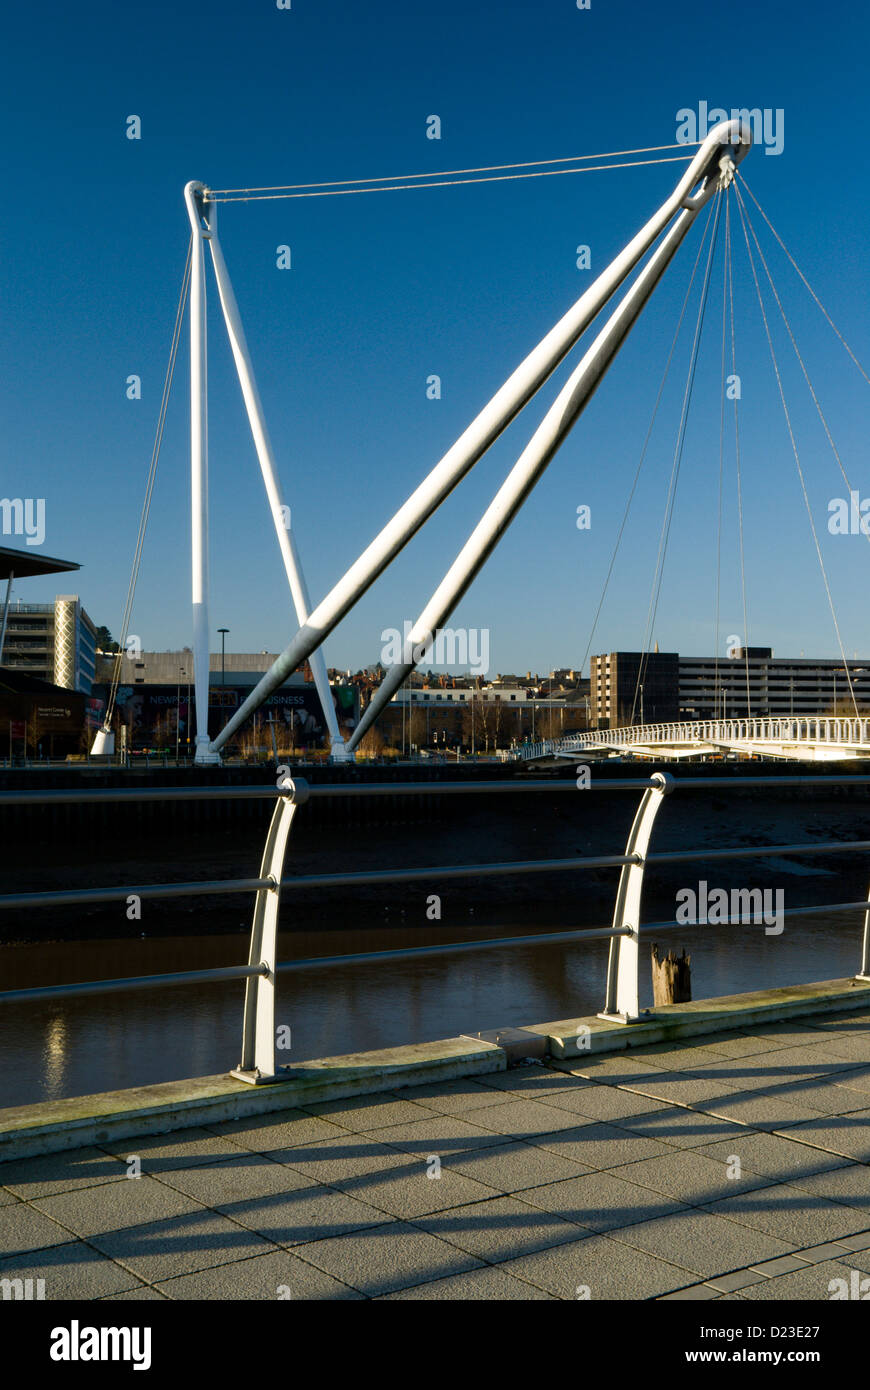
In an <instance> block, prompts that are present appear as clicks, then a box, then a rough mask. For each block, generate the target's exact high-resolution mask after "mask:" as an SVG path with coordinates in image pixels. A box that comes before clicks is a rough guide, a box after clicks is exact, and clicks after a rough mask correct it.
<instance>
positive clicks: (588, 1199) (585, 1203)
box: [523, 1169, 687, 1234]
mask: <svg viewBox="0 0 870 1390" xmlns="http://www.w3.org/2000/svg"><path fill="white" fill-rule="evenodd" d="M623 1171H624V1170H623V1169H620V1170H619V1172H618V1174H617V1173H588V1174H585V1175H583V1176H581V1177H579V1178H563V1179H562V1180H561V1181H560V1182H554V1183H547V1184H546V1185H545V1186H544V1187H536V1188H533V1189H531V1191H529V1192H525V1193H523V1200H524V1201H526V1202H529V1203H530V1204H531V1205H532V1206H537V1207H543V1208H544V1209H545V1210H546V1211H550V1212H554V1213H557V1214H559V1215H560V1216H563V1217H565V1219H566V1220H568V1221H573V1222H574V1223H575V1224H576V1225H578V1226H583V1227H585V1228H586V1229H587V1230H590V1231H595V1232H596V1234H602V1233H603V1232H605V1231H612V1230H615V1229H616V1228H617V1227H618V1226H633V1225H636V1224H637V1222H639V1221H648V1220H652V1219H653V1218H654V1217H657V1216H667V1215H671V1214H673V1213H674V1212H677V1211H685V1210H686V1209H687V1207H686V1203H685V1202H684V1201H679V1200H675V1199H674V1198H673V1197H670V1196H667V1195H666V1194H664V1193H661V1192H652V1191H651V1190H650V1189H649V1188H645V1187H640V1186H638V1185H637V1184H635V1183H632V1182H627V1181H625V1180H624V1179H623V1177H622V1173H623Z"/></svg>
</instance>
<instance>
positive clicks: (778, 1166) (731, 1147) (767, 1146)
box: [698, 1129, 849, 1185]
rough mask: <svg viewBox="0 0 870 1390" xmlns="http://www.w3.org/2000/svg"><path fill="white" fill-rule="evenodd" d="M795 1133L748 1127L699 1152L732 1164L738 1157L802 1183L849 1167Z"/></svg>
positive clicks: (755, 1169)
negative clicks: (770, 1132) (813, 1175)
mask: <svg viewBox="0 0 870 1390" xmlns="http://www.w3.org/2000/svg"><path fill="white" fill-rule="evenodd" d="M793 1135H794V1130H787V1131H786V1132H785V1134H767V1133H756V1132H755V1131H753V1130H751V1129H744V1130H743V1131H742V1132H739V1133H737V1134H736V1135H732V1136H731V1138H729V1139H720V1140H718V1141H717V1142H716V1143H715V1144H705V1145H704V1146H703V1148H701V1149H699V1150H698V1152H699V1153H703V1154H706V1155H707V1156H708V1157H709V1158H715V1159H719V1160H720V1161H721V1162H722V1163H731V1162H733V1160H734V1159H735V1158H736V1159H738V1160H739V1162H740V1166H741V1168H743V1169H745V1170H748V1171H749V1172H750V1173H759V1174H761V1175H762V1176H763V1177H768V1178H775V1179H777V1180H778V1181H780V1182H784V1181H788V1182H794V1183H797V1184H799V1185H800V1179H801V1178H802V1177H809V1176H811V1175H812V1174H815V1173H822V1172H830V1171H832V1170H833V1169H836V1168H845V1167H848V1164H849V1160H848V1159H846V1158H841V1157H840V1156H839V1155H838V1154H832V1153H826V1152H825V1150H824V1149H815V1148H812V1147H811V1146H810V1145H809V1144H802V1143H798V1142H797V1141H796V1140H795V1139H794V1138H793V1137H792V1136H793Z"/></svg>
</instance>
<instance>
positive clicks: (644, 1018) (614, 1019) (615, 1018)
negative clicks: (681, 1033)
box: [595, 1009, 655, 1023]
mask: <svg viewBox="0 0 870 1390" xmlns="http://www.w3.org/2000/svg"><path fill="white" fill-rule="evenodd" d="M595 1017H596V1018H603V1019H604V1020H605V1021H606V1022H607V1023H649V1022H650V1021H651V1020H652V1019H653V1018H654V1017H655V1015H654V1014H652V1013H651V1012H650V1010H649V1009H641V1011H640V1013H639V1014H636V1015H631V1016H630V1015H629V1014H605V1013H602V1014H596V1015H595Z"/></svg>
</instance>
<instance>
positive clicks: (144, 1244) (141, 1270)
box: [89, 1211, 273, 1284]
mask: <svg viewBox="0 0 870 1390" xmlns="http://www.w3.org/2000/svg"><path fill="white" fill-rule="evenodd" d="M89 1243H90V1244H91V1245H93V1246H94V1247H95V1248H96V1249H97V1250H99V1251H100V1252H101V1253H102V1254H104V1255H108V1256H109V1257H110V1259H113V1260H115V1261H116V1262H117V1263H118V1264H120V1265H123V1266H124V1268H125V1269H128V1270H130V1272H131V1273H132V1274H135V1275H136V1276H137V1278H139V1279H142V1280H144V1281H145V1282H146V1283H148V1284H156V1283H157V1282H158V1281H159V1280H161V1279H171V1278H172V1277H173V1276H174V1275H177V1274H191V1273H193V1272H194V1271H196V1270H199V1269H209V1268H212V1267H214V1266H215V1265H224V1264H230V1263H231V1262H232V1261H234V1260H244V1259H247V1258H248V1257H249V1256H251V1255H259V1254H262V1253H263V1252H265V1251H267V1250H269V1249H270V1248H273V1247H270V1245H269V1242H268V1241H265V1240H263V1239H262V1237H260V1236H258V1235H256V1234H255V1233H254V1232H253V1231H250V1230H247V1229H246V1228H245V1227H243V1226H240V1225H239V1224H238V1223H237V1222H235V1221H228V1220H227V1218H226V1217H225V1216H221V1215H219V1214H218V1213H217V1212H213V1211H195V1212H191V1213H189V1214H188V1215H186V1216H176V1217H172V1218H171V1219H169V1220H164V1221H152V1222H150V1223H148V1224H147V1225H143V1226H128V1227H126V1228H125V1229H124V1230H120V1231H111V1232H109V1233H108V1234H106V1235H97V1236H92V1237H91V1239H90V1242H89Z"/></svg>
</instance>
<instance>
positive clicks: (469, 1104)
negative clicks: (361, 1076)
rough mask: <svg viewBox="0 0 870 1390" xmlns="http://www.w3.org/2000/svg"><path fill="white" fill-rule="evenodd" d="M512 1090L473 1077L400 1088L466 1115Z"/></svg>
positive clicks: (406, 1096)
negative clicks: (484, 1082) (484, 1083)
mask: <svg viewBox="0 0 870 1390" xmlns="http://www.w3.org/2000/svg"><path fill="white" fill-rule="evenodd" d="M500 1074H501V1073H500ZM512 1094H513V1093H506V1092H505V1091H504V1090H502V1089H500V1088H496V1087H494V1086H483V1085H481V1083H480V1082H478V1081H474V1080H472V1078H471V1077H466V1078H463V1079H462V1080H459V1081H441V1082H436V1083H435V1084H434V1085H431V1086H415V1087H414V1088H413V1090H411V1089H410V1088H406V1089H404V1090H401V1091H397V1092H396V1095H397V1096H398V1097H399V1099H401V1100H414V1101H415V1102H417V1103H418V1104H419V1105H425V1106H426V1108H427V1109H428V1110H440V1111H442V1112H443V1113H444V1114H445V1115H462V1114H463V1113H464V1112H465V1111H466V1110H479V1109H480V1108H481V1106H484V1105H502V1104H504V1102H505V1101H508V1100H510V1099H511V1096H512ZM464 1277H465V1276H464ZM467 1277H470V1276H467ZM386 1297H393V1295H392V1294H390V1295H386Z"/></svg>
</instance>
